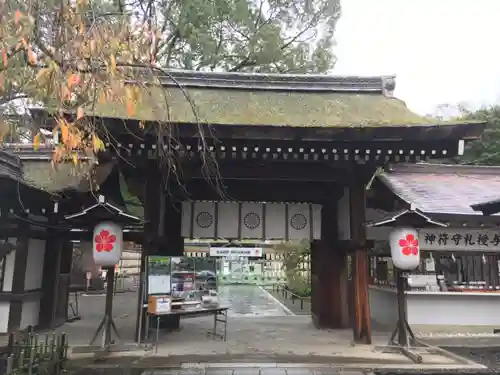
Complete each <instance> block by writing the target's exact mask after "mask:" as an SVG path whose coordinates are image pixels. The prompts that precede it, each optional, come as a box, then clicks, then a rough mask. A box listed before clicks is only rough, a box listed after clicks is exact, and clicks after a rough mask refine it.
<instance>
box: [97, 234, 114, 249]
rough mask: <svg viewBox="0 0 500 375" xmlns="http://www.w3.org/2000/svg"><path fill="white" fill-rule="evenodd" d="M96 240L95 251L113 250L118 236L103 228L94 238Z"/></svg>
mask: <svg viewBox="0 0 500 375" xmlns="http://www.w3.org/2000/svg"><path fill="white" fill-rule="evenodd" d="M94 241H95V251H97V252H98V253H100V252H101V251H107V252H110V251H113V247H114V244H115V242H116V236H115V235H113V234H110V233H109V231H108V230H102V231H101V232H100V233H99V234H98V235H97V236H95V238H94Z"/></svg>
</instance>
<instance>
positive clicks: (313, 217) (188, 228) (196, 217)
mask: <svg viewBox="0 0 500 375" xmlns="http://www.w3.org/2000/svg"><path fill="white" fill-rule="evenodd" d="M182 236H183V237H184V238H225V239H242V238H251V239H259V240H262V239H284V240H287V241H288V240H301V239H308V240H312V239H320V238H321V205H317V204H305V203H254V202H241V203H235V202H183V203H182Z"/></svg>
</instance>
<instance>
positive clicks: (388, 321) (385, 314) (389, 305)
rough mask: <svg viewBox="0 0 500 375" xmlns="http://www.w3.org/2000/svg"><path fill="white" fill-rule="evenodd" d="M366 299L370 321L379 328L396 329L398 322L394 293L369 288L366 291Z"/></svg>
mask: <svg viewBox="0 0 500 375" xmlns="http://www.w3.org/2000/svg"><path fill="white" fill-rule="evenodd" d="M368 298H369V301H370V315H371V319H372V321H374V322H375V323H377V324H379V325H381V326H386V327H391V328H394V327H396V323H397V321H398V300H397V295H396V291H395V290H388V289H384V288H379V287H376V286H370V287H369V289H368Z"/></svg>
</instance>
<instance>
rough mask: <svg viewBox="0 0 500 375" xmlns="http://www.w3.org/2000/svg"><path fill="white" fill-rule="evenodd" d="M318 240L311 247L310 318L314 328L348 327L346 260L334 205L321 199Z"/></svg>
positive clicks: (332, 202)
mask: <svg viewBox="0 0 500 375" xmlns="http://www.w3.org/2000/svg"><path fill="white" fill-rule="evenodd" d="M321 237H322V238H321V240H320V241H314V242H313V243H312V246H311V257H312V259H311V268H312V270H311V271H312V275H311V278H312V301H311V302H312V317H313V323H314V325H315V326H316V327H317V328H346V327H348V326H349V316H348V300H347V259H346V253H345V251H343V249H340V248H339V247H338V246H337V244H338V232H337V205H336V203H335V202H334V201H328V202H324V203H323V206H322V209H321Z"/></svg>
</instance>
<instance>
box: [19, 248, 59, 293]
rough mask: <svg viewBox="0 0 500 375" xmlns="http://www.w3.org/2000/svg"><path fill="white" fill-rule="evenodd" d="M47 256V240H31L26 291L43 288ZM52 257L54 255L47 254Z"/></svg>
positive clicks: (25, 283) (25, 280)
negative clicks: (45, 256) (44, 263)
mask: <svg viewBox="0 0 500 375" xmlns="http://www.w3.org/2000/svg"><path fill="white" fill-rule="evenodd" d="M44 255H45V240H36V239H30V240H29V244H28V259H27V261H26V275H25V278H24V290H25V291H30V290H35V289H40V288H41V287H42V278H43V261H44ZM47 255H48V256H51V255H52V254H47Z"/></svg>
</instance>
